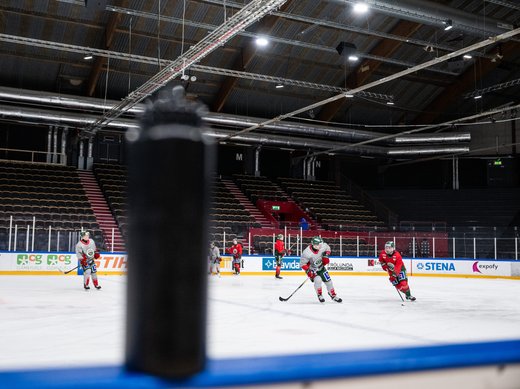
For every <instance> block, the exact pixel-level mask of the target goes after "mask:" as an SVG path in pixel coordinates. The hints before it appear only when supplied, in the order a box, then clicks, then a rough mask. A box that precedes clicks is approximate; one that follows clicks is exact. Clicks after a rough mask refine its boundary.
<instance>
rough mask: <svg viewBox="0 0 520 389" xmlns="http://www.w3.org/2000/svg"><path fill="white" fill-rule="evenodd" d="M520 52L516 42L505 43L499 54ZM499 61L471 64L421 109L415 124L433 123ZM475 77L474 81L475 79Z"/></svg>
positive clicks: (506, 55)
mask: <svg viewBox="0 0 520 389" xmlns="http://www.w3.org/2000/svg"><path fill="white" fill-rule="evenodd" d="M519 50H520V44H519V43H517V42H512V41H510V42H505V43H503V44H502V45H501V52H502V55H503V56H504V57H508V56H509V55H514V54H516V53H518V51H519ZM499 64H500V61H496V62H492V61H488V60H483V59H480V60H478V61H476V62H474V63H473V65H472V66H470V67H469V68H468V69H467V70H466V71H465V72H464V74H462V75H461V76H460V77H459V78H458V79H457V80H456V81H455V82H454V83H453V84H451V85H450V86H449V87H447V88H446V89H444V91H443V92H442V93H440V94H439V95H438V96H437V97H436V98H435V99H434V100H433V101H432V102H431V103H430V104H429V105H428V106H427V107H425V108H424V109H423V112H424V113H422V114H420V115H419V116H418V117H417V118H416V119H415V120H414V122H415V123H418V124H424V123H433V122H434V121H435V119H437V117H439V116H440V115H441V113H442V112H444V111H445V110H446V109H447V108H448V107H449V106H450V105H451V104H453V102H454V101H455V100H456V99H457V98H459V96H460V95H462V94H463V93H464V92H466V91H467V90H469V89H470V88H472V87H474V86H475V80H476V79H477V80H478V79H480V78H482V77H484V76H486V75H487V74H488V73H489V72H491V71H492V70H493V69H495V68H496V67H497V66H498V65H499ZM475 77H476V79H475Z"/></svg>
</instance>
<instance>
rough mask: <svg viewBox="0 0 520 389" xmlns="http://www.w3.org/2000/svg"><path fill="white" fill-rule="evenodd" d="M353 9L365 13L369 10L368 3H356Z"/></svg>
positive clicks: (358, 12)
mask: <svg viewBox="0 0 520 389" xmlns="http://www.w3.org/2000/svg"><path fill="white" fill-rule="evenodd" d="M353 10H354V12H355V13H357V14H365V13H367V12H368V4H367V3H363V2H359V3H356V4H354V8H353Z"/></svg>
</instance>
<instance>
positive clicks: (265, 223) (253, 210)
mask: <svg viewBox="0 0 520 389" xmlns="http://www.w3.org/2000/svg"><path fill="white" fill-rule="evenodd" d="M221 181H222V183H223V184H224V185H225V187H226V188H227V189H228V190H229V191H230V192H231V194H232V195H233V196H234V197H235V198H236V199H237V200H238V201H239V202H240V204H242V206H243V207H244V208H245V210H246V211H247V212H249V214H250V215H251V216H253V218H254V219H255V221H256V222H257V223H260V225H261V226H262V228H272V227H273V225H272V224H271V222H270V221H269V220H267V218H266V217H265V216H264V215H263V214H262V212H260V210H259V209H258V208H257V207H255V205H254V204H253V203H252V202H251V200H249V199H248V198H247V197H246V195H244V193H242V191H241V190H240V189H239V188H238V186H237V185H236V184H235V183H234V182H233V181H231V180H229V179H224V178H223V179H222V180H221Z"/></svg>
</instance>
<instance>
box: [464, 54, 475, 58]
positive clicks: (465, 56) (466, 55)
mask: <svg viewBox="0 0 520 389" xmlns="http://www.w3.org/2000/svg"><path fill="white" fill-rule="evenodd" d="M462 58H464V59H471V58H473V56H472V55H471V54H464V55H463V56H462Z"/></svg>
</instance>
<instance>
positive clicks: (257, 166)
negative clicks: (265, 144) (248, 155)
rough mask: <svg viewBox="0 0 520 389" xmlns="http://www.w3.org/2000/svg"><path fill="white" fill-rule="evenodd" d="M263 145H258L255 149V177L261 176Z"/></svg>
mask: <svg viewBox="0 0 520 389" xmlns="http://www.w3.org/2000/svg"><path fill="white" fill-rule="evenodd" d="M261 148H262V147H260V146H259V147H257V148H256V149H255V177H260V149H261Z"/></svg>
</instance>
